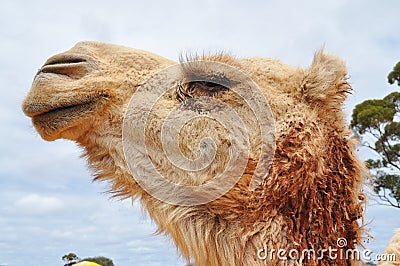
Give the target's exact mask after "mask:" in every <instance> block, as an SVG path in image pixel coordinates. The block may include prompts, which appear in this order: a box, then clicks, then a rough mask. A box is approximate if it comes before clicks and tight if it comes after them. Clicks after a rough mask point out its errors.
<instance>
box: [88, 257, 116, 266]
mask: <svg viewBox="0 0 400 266" xmlns="http://www.w3.org/2000/svg"><path fill="white" fill-rule="evenodd" d="M81 261H91V262H95V263H98V264H100V265H101V266H114V262H113V261H112V260H111V259H109V258H106V257H102V256H99V257H93V258H84V259H82V260H81Z"/></svg>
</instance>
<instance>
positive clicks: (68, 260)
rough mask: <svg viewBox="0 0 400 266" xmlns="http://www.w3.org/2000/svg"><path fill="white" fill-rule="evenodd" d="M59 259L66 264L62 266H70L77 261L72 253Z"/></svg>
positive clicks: (77, 258) (76, 257)
mask: <svg viewBox="0 0 400 266" xmlns="http://www.w3.org/2000/svg"><path fill="white" fill-rule="evenodd" d="M61 259H62V260H63V261H64V262H66V264H64V266H71V265H74V264H75V263H77V262H78V261H79V257H78V256H77V255H76V254H75V253H72V252H71V253H68V254H66V255H64V256H62V257H61Z"/></svg>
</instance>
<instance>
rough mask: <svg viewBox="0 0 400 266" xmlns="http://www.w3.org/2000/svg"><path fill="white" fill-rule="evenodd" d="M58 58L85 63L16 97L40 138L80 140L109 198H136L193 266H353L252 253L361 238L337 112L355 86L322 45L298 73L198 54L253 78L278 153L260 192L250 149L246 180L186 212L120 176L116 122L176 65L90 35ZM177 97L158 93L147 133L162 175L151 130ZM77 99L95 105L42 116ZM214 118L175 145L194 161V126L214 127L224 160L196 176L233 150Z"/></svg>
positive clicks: (349, 145) (353, 169) (40, 79)
mask: <svg viewBox="0 0 400 266" xmlns="http://www.w3.org/2000/svg"><path fill="white" fill-rule="evenodd" d="M65 55H80V56H84V57H85V58H87V61H86V62H85V63H75V64H78V65H79V64H80V65H79V67H80V71H77V70H76V67H74V65H73V64H69V65H68V64H67V65H65V66H64V65H63V64H62V63H63V62H62V61H63V60H58V63H59V66H57V65H56V66H50V67H49V66H47V67H46V66H44V68H43V69H44V70H46V69H48V72H53V73H46V72H43V71H41V72H39V73H38V75H37V76H36V78H35V80H34V83H33V86H32V90H31V91H30V93H29V94H28V96H27V98H26V99H25V101H24V103H23V109H24V111H25V113H26V114H27V115H29V116H31V117H33V123H34V125H35V127H36V129H37V130H38V132H39V133H40V134H41V136H42V137H43V138H44V139H47V140H54V139H57V138H67V139H71V140H74V141H76V142H77V143H79V144H80V145H81V146H82V147H84V148H85V150H86V153H85V156H86V157H87V160H88V163H89V166H90V167H91V168H92V169H93V170H94V172H95V180H107V181H109V182H110V185H111V188H110V192H112V193H114V195H115V196H118V197H122V198H138V199H140V201H141V202H142V204H143V206H144V208H145V210H147V211H148V213H149V214H150V216H151V217H152V219H153V220H154V221H155V222H156V224H157V225H158V228H159V229H158V231H159V232H160V233H165V234H167V235H170V236H171V237H172V239H173V240H174V242H175V244H176V246H177V248H178V249H179V251H180V252H181V254H182V255H183V256H184V257H185V258H186V259H187V260H188V261H189V260H194V261H195V263H196V265H246V266H247V265H353V264H355V263H356V262H354V261H350V260H348V261H346V260H344V259H342V260H330V259H329V258H328V257H326V256H325V257H324V259H323V260H316V259H311V260H308V259H305V260H303V261H301V260H278V259H277V258H276V257H275V258H273V259H272V260H260V259H258V258H257V251H258V249H260V248H263V247H264V246H266V247H267V248H268V249H272V248H274V249H275V250H278V249H279V248H286V249H291V248H296V249H299V250H301V249H315V251H316V252H318V251H321V250H322V249H324V248H328V247H329V246H331V247H332V248H336V247H337V246H336V240H337V239H338V238H345V239H346V240H347V243H348V245H347V246H346V247H344V248H343V250H347V249H352V248H354V247H355V245H360V238H361V234H362V229H361V228H362V227H361V226H360V225H359V219H360V218H362V217H363V211H362V204H363V202H362V199H363V198H364V197H363V195H362V193H361V183H362V171H363V169H364V168H363V165H362V163H361V161H360V160H359V159H358V158H357V157H356V155H355V152H354V147H353V146H354V143H353V142H352V141H351V140H350V139H349V131H348V130H347V126H346V125H345V120H344V115H343V112H342V110H341V108H342V104H343V101H344V100H345V98H346V94H347V93H349V92H350V91H351V87H350V86H349V84H348V82H347V76H346V75H347V72H346V68H345V65H344V63H343V62H342V61H341V60H340V59H338V58H336V57H334V56H331V55H327V54H324V53H323V52H322V51H320V52H317V53H316V54H315V57H314V61H313V62H312V65H311V66H310V67H309V68H307V69H302V68H298V67H291V66H288V65H285V64H283V63H281V62H280V61H278V60H273V59H266V58H245V59H235V58H232V57H230V56H228V55H216V56H205V57H202V58H201V59H203V60H211V61H218V62H223V63H226V64H229V65H232V66H234V67H236V68H238V69H240V70H241V71H243V72H244V73H246V74H247V75H248V76H249V77H250V78H251V79H253V80H254V81H255V82H256V83H257V85H258V86H259V87H260V89H261V91H262V92H263V94H264V95H265V97H266V98H267V100H268V103H269V105H270V107H271V109H272V112H273V114H274V117H275V121H276V122H275V123H276V131H277V132H276V152H275V157H274V161H273V165H272V168H271V171H270V173H269V175H268V177H267V178H266V179H265V180H264V182H263V183H262V185H261V186H259V187H258V188H257V189H256V190H255V191H250V190H249V189H248V187H247V186H248V184H249V182H250V178H251V176H252V174H253V171H254V169H255V166H256V164H257V153H253V154H252V155H251V156H250V157H251V158H249V161H248V164H247V168H246V171H245V173H244V174H243V176H242V178H241V179H240V180H239V182H238V183H237V184H236V185H235V186H234V187H233V188H232V189H231V190H230V191H229V192H228V193H227V194H225V195H224V196H222V197H221V198H218V199H217V200H215V201H212V202H210V203H208V204H204V205H200V206H189V207H183V206H174V205H170V204H167V203H164V202H161V201H159V200H156V199H155V198H153V197H152V196H150V195H148V194H147V193H146V192H144V191H143V190H142V189H141V188H140V187H139V186H138V185H137V184H136V182H135V181H134V179H133V178H132V177H131V176H130V174H129V172H128V171H127V165H126V162H125V160H124V154H123V149H122V121H123V115H124V113H125V110H126V108H127V104H128V102H129V100H130V96H131V95H132V94H133V93H134V92H135V90H136V89H137V87H138V86H140V85H141V84H142V83H143V82H145V81H146V80H147V79H148V78H149V77H150V76H152V75H153V74H154V73H156V72H157V71H159V70H161V69H163V68H165V67H167V66H170V65H173V64H175V63H174V62H172V61H170V60H167V59H165V58H162V57H160V56H157V55H154V54H151V53H148V52H145V51H139V50H134V49H130V48H125V47H120V46H115V45H109V44H102V43H94V42H83V43H78V44H77V45H76V46H75V47H74V48H72V49H71V50H70V51H67V52H66V53H64V57H65ZM56 59H57V58H56ZM56 62H57V60H56ZM70 63H71V62H70ZM52 67H54V69H52ZM57 67H58V68H57ZM82 69H83V70H82ZM189 69H190V68H189ZM54 72H56V73H54ZM80 73H81V74H80ZM60 74H61V75H60ZM178 94H179V95H175V97H165V98H163V99H161V100H160V102H161V103H160V107H159V109H157V110H155V112H156V113H155V114H154V116H153V117H152V118H150V125H151V127H150V128H148V131H147V132H146V138H147V141H148V142H149V147H150V148H149V153H151V155H152V156H153V157H154V160H155V162H156V164H157V165H158V166H159V168H160V169H161V170H163V171H164V172H167V173H168V172H169V171H170V172H171V171H172V168H171V167H172V166H171V165H170V164H168V163H166V162H165V160H163V159H162V158H161V156H162V155H161V154H160V153H159V151H161V147H160V140H159V138H158V137H156V136H155V134H156V132H157V128H159V125H160V123H162V121H161V120H162V119H163V117H165V114H167V113H168V111H170V106H172V104H173V103H177V102H179V100H182V99H180V98H181V97H187V95H189V94H185V92H183V93H178ZM215 97H217V98H218V97H219V98H221V99H223V100H224V101H228V102H230V103H231V104H232V105H234V106H236V107H238V108H239V109H240V108H242V107H241V106H240V105H239V104H238V102H237V99H236V98H235V96H234V95H232V94H231V93H230V92H229V91H227V92H218V93H217V94H216V95H215ZM143 100H146V99H143ZM72 101H74V102H72ZM79 101H81V102H82V103H86V102H89V103H90V104H89V106H88V107H87V108H86V109H85V108H84V107H82V108H81V109H84V110H81V109H80V108H78V107H77V108H78V109H77V112H78V113H75V112H74V110H75V109H71V110H70V111H66V112H65V111H61V112H65V113H64V114H63V115H61V117H60V116H56V115H52V114H50V115H47V116H46V115H44V116H43V115H40V114H42V113H43V112H45V111H49V110H52V109H54V108H57V107H61V106H69V105H70V104H69V103H75V102H76V104H77V103H78V102H79ZM243 108H245V107H243ZM242 111H243V112H244V111H245V110H244V109H243V110H242ZM54 120H56V121H54ZM210 123H211V122H206V121H202V120H200V121H199V122H198V123H197V124H196V123H193V124H192V126H191V127H188V128H186V129H184V130H183V131H182V132H187V133H182V136H181V141H182V142H183V144H182V150H183V151H184V153H186V154H185V155H187V156H189V157H190V156H195V155H196V151H195V150H196V149H195V146H196V145H197V144H196V143H198V140H199V139H202V138H203V137H204V136H205V135H204V132H207V130H203V131H201V130H198V129H199V128H217V130H216V131H215V132H216V133H215V132H214V131H213V132H214V133H210V134H213V135H212V136H213V137H215V138H216V139H221V142H220V144H219V146H218V148H219V150H218V151H219V152H218V156H219V157H218V160H217V163H215V164H213V165H212V166H210V167H209V168H207V169H205V170H204V172H203V173H207V174H211V173H214V174H215V173H218V172H221V171H222V170H221V169H222V164H223V162H224V160H225V159H226V156H227V154H226V151H225V148H226V147H225V146H224V145H229V139H225V138H226V137H225V135H224V133H223V129H220V131H218V126H217V125H213V124H210ZM248 123H249V124H250V127H253V129H254V130H252V131H250V134H254V143H252V145H253V146H254V147H257V145H258V144H257V142H259V139H258V138H257V136H256V135H257V134H256V133H257V129H256V128H255V126H254V125H252V124H251V123H252V122H251V121H250V120H249V122H248ZM196 129H197V130H196ZM185 130H186V131H185ZM189 132H190V134H189ZM192 132H197V133H192ZM202 132H203V133H202ZM191 134H192V135H191ZM175 173H178V174H175V175H171V176H170V178H171V179H173V180H174V181H176V182H184V183H185V182H186V183H187V182H189V183H190V184H198V183H202V182H204V180H200V179H199V178H200V175H197V176H196V175H191V176H189V175H188V174H187V173H185V172H183V171H180V172H179V170H177V172H175ZM160 189H162V188H160Z"/></svg>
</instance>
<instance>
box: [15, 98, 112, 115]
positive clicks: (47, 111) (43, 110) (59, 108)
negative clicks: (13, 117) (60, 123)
mask: <svg viewBox="0 0 400 266" xmlns="http://www.w3.org/2000/svg"><path fill="white" fill-rule="evenodd" d="M107 98H108V96H107V95H105V94H99V95H93V96H90V95H89V96H86V97H85V98H83V99H81V100H75V101H71V102H60V103H57V104H49V103H39V102H36V101H34V102H31V103H29V102H27V103H24V104H23V107H22V109H23V112H24V113H25V115H27V116H28V117H31V118H39V117H41V118H45V117H49V118H50V117H53V116H55V115H57V114H59V115H62V114H65V113H68V112H70V111H72V110H76V109H82V107H85V106H90V105H93V104H95V103H97V102H99V101H100V100H102V99H107ZM41 120H42V119H41Z"/></svg>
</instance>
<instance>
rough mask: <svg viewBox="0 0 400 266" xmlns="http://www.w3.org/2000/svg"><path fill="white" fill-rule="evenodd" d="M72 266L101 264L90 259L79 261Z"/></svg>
mask: <svg viewBox="0 0 400 266" xmlns="http://www.w3.org/2000/svg"><path fill="white" fill-rule="evenodd" d="M72 266H101V265H100V264H97V263H95V262H91V261H81V262H78V263H76V264H74V265H72Z"/></svg>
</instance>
